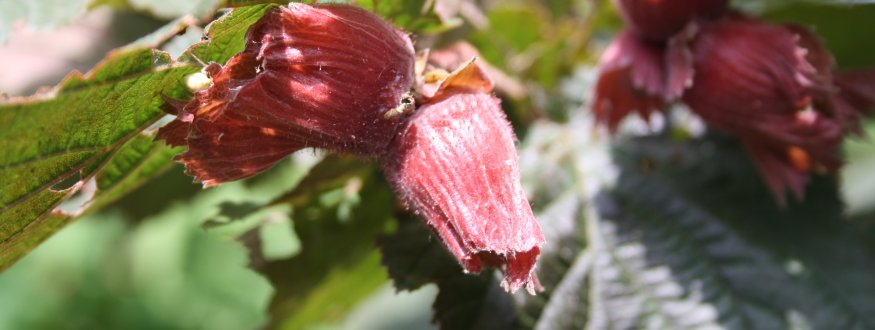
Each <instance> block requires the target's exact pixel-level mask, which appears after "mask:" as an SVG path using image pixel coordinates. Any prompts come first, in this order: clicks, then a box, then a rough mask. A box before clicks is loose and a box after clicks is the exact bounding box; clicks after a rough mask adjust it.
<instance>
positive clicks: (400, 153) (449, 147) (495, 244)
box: [383, 63, 544, 294]
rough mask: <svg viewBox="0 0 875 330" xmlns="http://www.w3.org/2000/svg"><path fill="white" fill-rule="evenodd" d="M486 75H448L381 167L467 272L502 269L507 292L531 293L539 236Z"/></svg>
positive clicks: (469, 69)
mask: <svg viewBox="0 0 875 330" xmlns="http://www.w3.org/2000/svg"><path fill="white" fill-rule="evenodd" d="M485 77H486V76H485V74H484V73H483V72H482V71H481V70H480V69H479V68H478V67H476V65H475V64H473V63H469V64H468V65H467V66H465V68H463V69H460V70H458V71H457V72H455V73H453V74H451V75H450V77H449V78H447V79H446V80H445V81H444V82H443V83H441V85H440V87H439V88H438V91H437V93H435V95H434V96H433V97H431V98H429V99H428V100H427V101H426V103H425V104H424V105H422V106H421V107H420V108H419V109H417V111H416V113H414V114H413V115H412V116H411V117H409V118H408V119H407V120H406V124H405V126H404V127H403V128H402V129H401V131H400V132H399V133H398V136H396V137H395V140H394V141H393V143H392V145H391V149H390V150H391V151H390V153H389V154H388V155H387V157H386V158H385V160H384V162H383V167H384V169H385V171H386V175H387V178H388V179H389V181H390V182H391V183H392V184H393V186H394V187H395V189H396V191H397V192H398V193H399V195H400V197H401V198H402V199H403V200H404V201H405V202H406V204H407V205H408V206H409V207H410V208H412V209H413V210H415V212H416V213H418V214H419V215H420V216H421V217H422V218H423V219H424V220H425V222H426V224H427V225H428V226H429V227H431V228H432V229H433V230H434V231H435V232H436V233H437V235H438V236H439V237H440V238H441V241H442V242H443V243H444V245H445V246H446V247H447V248H448V249H449V250H450V252H452V254H453V255H454V256H455V257H456V259H457V260H458V261H459V263H460V264H461V265H462V267H463V268H464V269H465V270H466V271H468V272H475V273H476V272H480V271H481V270H482V269H483V268H484V267H486V266H490V267H497V268H500V269H502V270H503V271H504V273H505V278H504V281H502V286H503V287H504V288H505V289H506V290H508V291H511V292H514V291H516V290H518V289H519V288H521V287H525V288H526V289H527V290H528V291H529V292H530V293H532V294H534V293H535V291H538V290H540V285H539V284H538V281H537V277H536V275H535V273H534V267H535V262H536V261H537V259H538V256H539V254H540V247H541V245H542V244H543V243H544V238H543V236H542V235H541V228H540V226H539V225H538V222H537V221H536V220H535V217H534V216H533V215H532V209H531V207H530V205H529V202H528V200H527V199H526V195H525V193H524V192H523V190H522V187H521V185H520V174H519V165H518V159H517V154H516V149H515V148H514V140H515V138H514V134H513V131H512V129H511V127H510V123H509V122H508V121H507V119H506V118H505V116H504V112H502V110H501V107H500V105H499V100H498V99H496V98H495V97H494V96H492V95H491V94H490V93H489V91H490V90H491V88H492V85H491V82H489V81H488V78H485Z"/></svg>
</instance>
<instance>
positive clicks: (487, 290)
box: [378, 215, 517, 329]
mask: <svg viewBox="0 0 875 330" xmlns="http://www.w3.org/2000/svg"><path fill="white" fill-rule="evenodd" d="M378 242H379V245H380V251H381V252H382V255H383V265H385V266H386V268H387V269H388V272H389V276H390V277H391V278H392V280H393V282H394V284H395V287H396V288H397V289H398V290H409V291H413V290H415V289H418V288H420V287H421V286H423V285H425V284H428V283H434V284H436V285H437V287H438V295H437V297H436V298H435V302H434V305H433V309H434V320H433V321H434V322H435V323H437V324H439V325H440V328H441V329H508V328H509V327H511V326H512V325H514V323H515V322H516V314H517V313H516V311H515V307H514V305H513V303H512V302H511V300H510V296H509V295H508V294H507V293H506V292H505V291H504V289H502V288H501V287H500V286H499V285H498V281H497V279H496V277H495V276H494V275H495V274H494V272H493V271H491V270H489V271H484V272H483V273H481V274H476V275H475V274H466V273H465V272H463V271H462V267H461V266H459V264H458V262H456V260H455V259H454V258H453V257H452V256H451V255H450V253H449V252H448V251H447V250H446V249H445V248H444V247H443V246H442V245H441V244H440V243H438V242H437V241H436V240H435V239H433V238H432V236H431V232H430V231H429V230H428V229H427V228H426V227H425V226H424V225H423V224H422V223H421V222H420V221H419V220H418V219H415V218H413V217H411V216H410V215H407V216H404V217H402V218H401V220H400V225H399V228H398V230H397V231H396V232H394V233H392V234H387V235H383V236H381V237H380V239H379V241H378Z"/></svg>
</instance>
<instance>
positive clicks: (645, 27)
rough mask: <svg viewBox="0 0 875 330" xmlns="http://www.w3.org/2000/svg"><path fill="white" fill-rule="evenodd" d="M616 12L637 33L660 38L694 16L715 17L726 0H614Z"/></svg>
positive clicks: (678, 28)
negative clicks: (617, 10) (618, 12)
mask: <svg viewBox="0 0 875 330" xmlns="http://www.w3.org/2000/svg"><path fill="white" fill-rule="evenodd" d="M614 4H615V5H616V6H617V8H618V9H619V10H620V14H621V15H622V16H623V18H624V19H625V20H626V23H627V24H628V26H629V27H631V28H632V30H634V31H635V32H636V33H637V34H639V35H641V36H642V37H645V38H647V39H650V40H654V41H663V40H666V39H668V38H671V37H672V36H673V35H675V34H676V33H678V32H679V31H681V30H682V29H683V28H684V26H686V25H687V24H688V23H689V22H690V21H692V20H693V19H695V18H697V17H705V18H710V17H717V16H719V15H720V14H722V13H724V12H725V11H726V10H727V8H728V6H729V0H614Z"/></svg>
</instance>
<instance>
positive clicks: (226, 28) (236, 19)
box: [179, 4, 276, 64]
mask: <svg viewBox="0 0 875 330" xmlns="http://www.w3.org/2000/svg"><path fill="white" fill-rule="evenodd" d="M275 6H276V5H274V4H263V5H255V6H249V7H240V8H236V9H234V10H232V11H230V12H228V13H227V14H225V15H224V16H222V17H220V18H219V19H217V20H215V21H213V22H212V23H210V25H208V26H207V29H206V37H205V38H204V40H203V41H201V42H200V43H197V44H195V45H194V46H192V47H191V48H189V49H188V50H187V51H186V52H185V53H183V55H182V56H181V57H180V58H179V60H180V61H188V62H193V63H199V62H202V63H211V62H214V63H219V64H225V62H228V60H229V59H230V58H231V57H232V56H234V55H235V54H237V53H239V52H241V51H243V48H244V47H245V46H246V31H248V30H249V26H251V25H252V24H254V23H255V22H257V21H258V19H260V18H261V16H264V12H265V11H266V10H268V9H270V8H273V7H275Z"/></svg>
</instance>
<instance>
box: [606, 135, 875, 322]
mask: <svg viewBox="0 0 875 330" xmlns="http://www.w3.org/2000/svg"><path fill="white" fill-rule="evenodd" d="M617 156H618V157H617V158H616V159H618V160H619V162H620V164H621V165H622V172H621V174H620V177H619V179H618V181H617V186H616V188H615V189H614V190H612V191H607V192H605V193H604V194H602V195H601V196H600V199H597V200H596V202H597V203H598V204H597V205H596V206H597V208H598V209H599V211H600V214H599V215H600V217H599V218H598V219H593V220H592V221H596V223H594V224H593V225H592V226H593V227H596V228H599V230H598V233H597V234H598V235H600V237H599V239H600V240H601V243H602V244H599V245H598V246H597V247H596V252H597V254H596V257H595V258H596V261H595V264H594V267H593V269H594V273H593V275H592V276H593V282H594V283H593V284H592V285H591V288H594V289H595V290H596V291H595V292H593V293H592V294H591V296H593V297H594V301H593V302H592V304H591V306H592V308H591V311H592V312H593V313H596V315H602V317H601V318H596V319H597V320H600V321H603V323H599V324H600V325H604V326H606V327H611V328H613V327H618V328H624V327H639V326H644V325H648V324H650V325H657V326H659V327H670V328H685V327H692V326H708V325H709V324H710V325H720V326H724V327H730V328H745V329H758V328H762V329H772V328H787V327H797V326H810V327H813V328H833V327H838V328H843V329H866V328H871V327H873V326H875V317H873V316H872V314H871V313H869V311H871V310H872V309H873V308H875V279H873V278H872V277H871V276H870V274H872V272H875V263H873V260H872V259H871V258H870V256H869V255H868V254H867V252H866V251H865V249H864V246H863V244H862V242H861V240H860V237H859V235H858V234H856V233H855V232H854V231H853V228H851V227H849V226H848V222H847V221H846V220H845V219H844V218H843V217H842V205H841V202H840V201H839V198H838V193H837V189H836V186H835V181H834V180H832V179H831V178H817V179H816V180H814V182H813V183H812V184H811V185H810V187H809V189H808V192H807V197H806V200H805V202H804V203H796V204H795V205H791V206H789V207H788V208H787V209H786V210H782V209H780V208H779V207H777V206H775V204H774V202H773V201H772V200H771V198H770V197H769V194H768V192H767V189H765V187H764V186H763V184H762V182H761V181H760V179H759V176H758V175H757V172H756V169H755V168H754V167H753V165H752V164H751V163H750V161H749V160H748V159H747V157H746V155H745V154H744V153H743V151H742V150H741V148H740V147H739V146H738V145H736V144H735V143H734V141H731V140H728V141H727V140H726V139H724V138H710V139H703V140H693V141H690V142H673V141H671V140H666V139H663V138H658V137H654V138H647V139H636V140H631V141H629V142H628V143H625V144H622V145H620V146H618V149H617ZM715 187H720V188H719V189H717V188H715ZM727 201H732V202H731V203H727Z"/></svg>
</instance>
